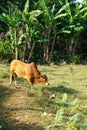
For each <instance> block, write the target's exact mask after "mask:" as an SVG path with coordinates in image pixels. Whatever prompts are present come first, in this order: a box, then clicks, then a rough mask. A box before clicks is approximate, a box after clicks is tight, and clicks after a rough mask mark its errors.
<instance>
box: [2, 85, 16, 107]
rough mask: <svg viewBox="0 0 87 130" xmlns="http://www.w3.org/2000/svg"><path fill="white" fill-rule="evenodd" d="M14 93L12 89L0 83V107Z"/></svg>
mask: <svg viewBox="0 0 87 130" xmlns="http://www.w3.org/2000/svg"><path fill="white" fill-rule="evenodd" d="M13 93H14V89H11V88H8V87H6V86H4V85H0V108H1V106H2V105H3V103H4V102H5V101H6V100H8V99H9V98H10V97H11V95H12V94H13Z"/></svg>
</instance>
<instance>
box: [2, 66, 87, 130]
mask: <svg viewBox="0 0 87 130" xmlns="http://www.w3.org/2000/svg"><path fill="white" fill-rule="evenodd" d="M38 69H39V70H40V71H41V72H42V73H46V74H47V76H48V79H49V83H50V85H49V86H48V87H44V86H43V85H41V84H37V85H34V91H32V90H30V87H29V85H28V83H27V81H26V80H23V79H21V80H19V79H18V87H17V88H16V87H15V85H14V82H13V84H12V85H9V65H3V64H0V126H2V128H3V129H5V130H6V128H7V130H44V128H45V127H46V126H47V125H48V124H53V123H54V117H55V114H56V112H57V110H59V109H60V107H61V105H60V104H59V103H58V102H59V101H60V100H61V99H62V97H63V94H64V93H67V98H68V99H67V100H68V101H72V100H74V99H76V98H77V99H78V104H79V105H83V106H84V105H87V65H62V66H55V65H51V66H46V65H45V66H40V65H39V66H38ZM53 95H55V96H54V97H52V96H53ZM66 109H67V111H66V114H65V115H64V119H65V120H67V118H68V117H67V116H66V115H68V111H69V110H68V108H66ZM86 109H87V108H86ZM75 112H76V111H75ZM44 113H45V114H46V115H44ZM48 115H49V116H48ZM68 116H69V115H68ZM86 119H87V114H84V115H83V117H82V119H79V121H78V124H80V123H81V122H82V121H84V120H86ZM2 122H3V123H2ZM0 130H1V128H0ZM51 130H52V129H51ZM60 130H63V129H60Z"/></svg>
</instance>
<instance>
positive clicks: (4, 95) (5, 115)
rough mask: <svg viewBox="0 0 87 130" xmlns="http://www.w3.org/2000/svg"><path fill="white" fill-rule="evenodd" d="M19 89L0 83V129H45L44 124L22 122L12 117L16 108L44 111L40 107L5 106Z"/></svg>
mask: <svg viewBox="0 0 87 130" xmlns="http://www.w3.org/2000/svg"><path fill="white" fill-rule="evenodd" d="M15 91H17V90H16V89H13V88H9V87H7V86H5V85H1V84H0V130H44V128H43V127H42V126H39V125H38V124H37V122H36V123H31V122H25V123H24V122H23V123H22V122H20V120H15V119H12V120H11V119H10V116H11V112H12V111H15V110H33V111H42V110H41V109H38V108H36V109H35V108H32V107H31V108H30V107H27V108H26V107H25V108H11V107H10V108H7V107H5V106H4V104H5V102H6V101H7V100H9V99H10V97H11V96H12V95H13V94H14V93H15Z"/></svg>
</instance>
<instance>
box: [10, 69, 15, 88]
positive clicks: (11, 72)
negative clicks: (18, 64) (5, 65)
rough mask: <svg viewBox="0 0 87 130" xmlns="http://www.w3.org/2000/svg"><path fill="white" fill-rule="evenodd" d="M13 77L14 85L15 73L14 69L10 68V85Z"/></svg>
mask: <svg viewBox="0 0 87 130" xmlns="http://www.w3.org/2000/svg"><path fill="white" fill-rule="evenodd" d="M13 78H14V80H15V85H16V86H17V82H16V75H15V73H14V71H12V70H10V85H11V84H12V79H13Z"/></svg>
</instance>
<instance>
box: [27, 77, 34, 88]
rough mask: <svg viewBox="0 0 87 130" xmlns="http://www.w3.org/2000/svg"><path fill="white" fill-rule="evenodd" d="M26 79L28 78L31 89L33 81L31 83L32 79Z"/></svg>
mask: <svg viewBox="0 0 87 130" xmlns="http://www.w3.org/2000/svg"><path fill="white" fill-rule="evenodd" d="M27 80H28V83H29V85H30V87H31V89H32V90H33V83H32V79H31V78H28V79H27Z"/></svg>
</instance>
